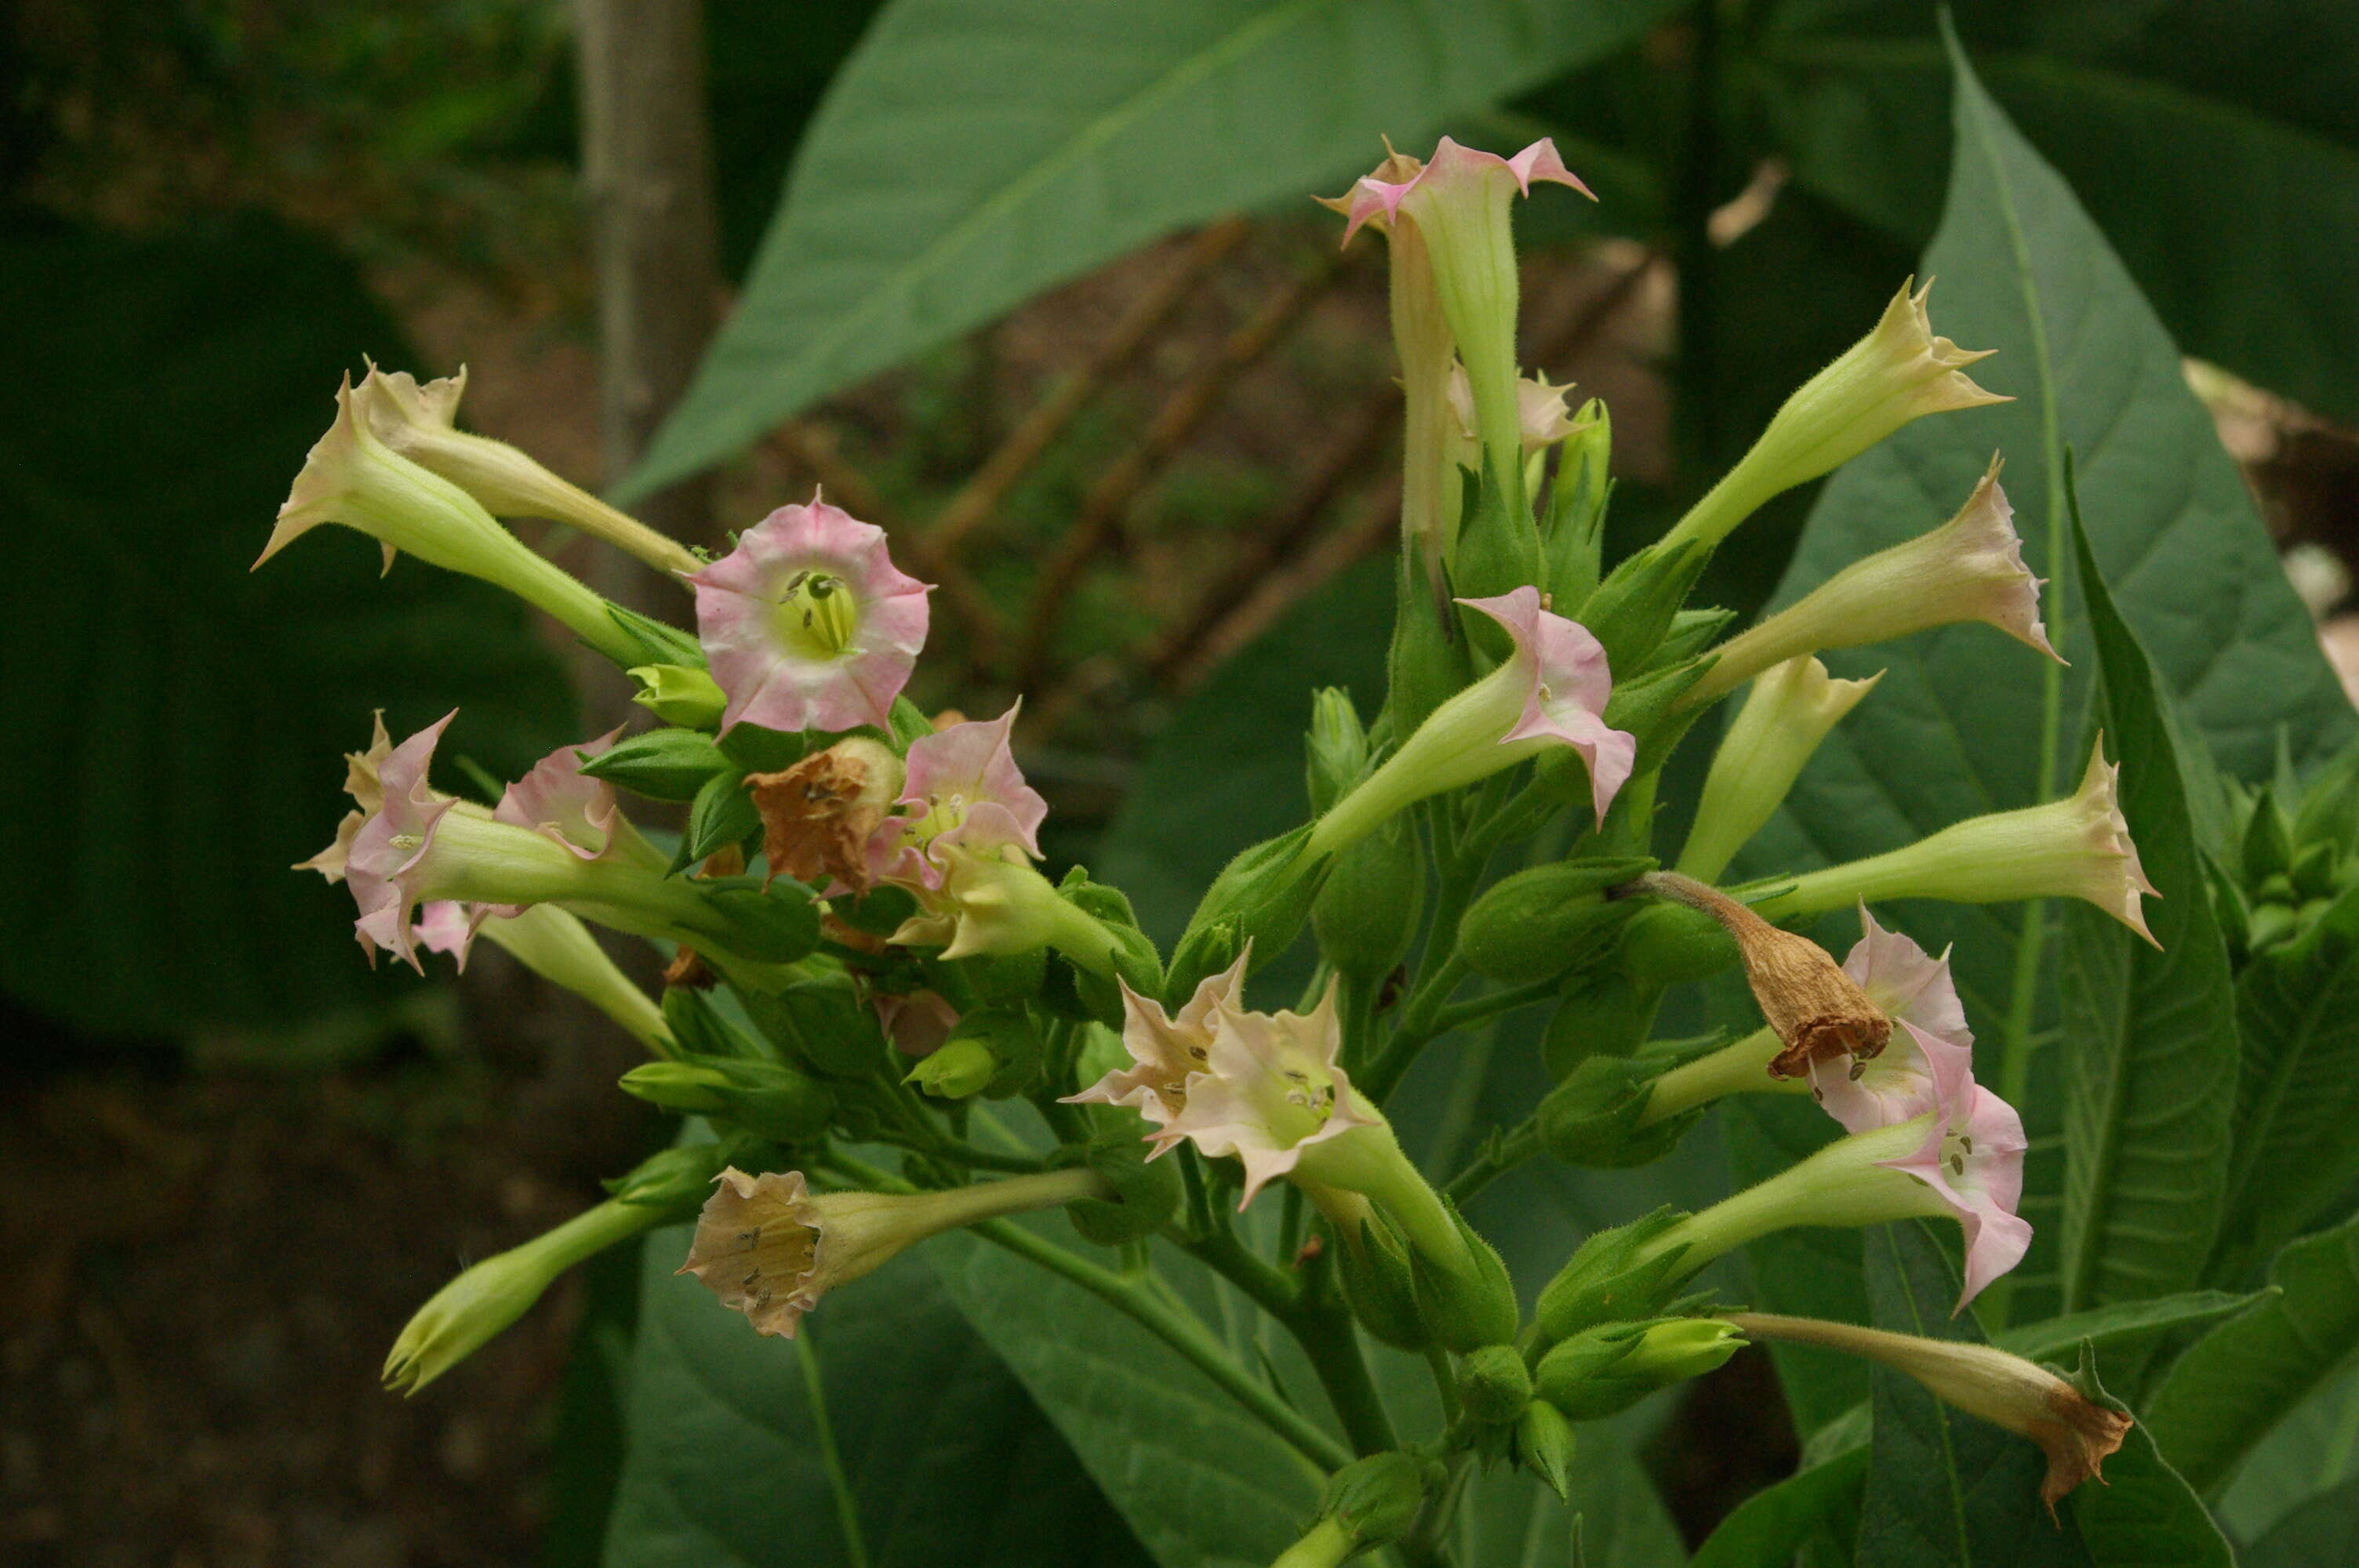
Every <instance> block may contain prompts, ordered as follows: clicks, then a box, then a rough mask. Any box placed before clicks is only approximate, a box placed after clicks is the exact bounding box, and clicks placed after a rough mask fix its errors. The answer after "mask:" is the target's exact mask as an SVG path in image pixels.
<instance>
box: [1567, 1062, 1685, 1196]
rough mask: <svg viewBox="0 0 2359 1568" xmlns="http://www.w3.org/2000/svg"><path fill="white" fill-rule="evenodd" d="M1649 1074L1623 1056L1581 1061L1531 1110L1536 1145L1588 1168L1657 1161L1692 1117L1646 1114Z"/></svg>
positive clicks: (1615, 1167) (1650, 1087)
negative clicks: (1536, 1132) (1537, 1135)
mask: <svg viewBox="0 0 2359 1568" xmlns="http://www.w3.org/2000/svg"><path fill="white" fill-rule="evenodd" d="M1651 1073H1652V1069H1650V1068H1649V1067H1647V1065H1643V1064H1641V1063H1639V1062H1636V1061H1634V1060H1632V1059H1631V1058H1629V1057H1627V1056H1592V1057H1590V1058H1589V1059H1588V1060H1586V1061H1584V1062H1582V1064H1581V1065H1579V1066H1577V1067H1575V1068H1574V1069H1573V1070H1572V1075H1571V1076H1570V1077H1568V1078H1566V1079H1565V1080H1564V1082H1562V1083H1560V1084H1559V1085H1558V1086H1557V1087H1555V1088H1553V1089H1551V1090H1549V1093H1548V1095H1547V1096H1546V1097H1545V1098H1542V1099H1541V1101H1540V1104H1539V1109H1538V1111H1537V1112H1535V1113H1534V1117H1535V1119H1536V1120H1537V1121H1538V1123H1539V1129H1540V1147H1541V1148H1543V1149H1545V1150H1547V1151H1548V1153H1549V1158H1550V1159H1552V1160H1555V1161H1557V1162H1560V1163H1561V1164H1566V1165H1576V1166H1581V1167H1584V1168H1587V1169H1591V1170H1607V1171H1611V1170H1626V1169H1629V1168H1631V1167H1633V1166H1636V1165H1646V1164H1651V1163H1653V1162H1655V1161H1657V1160H1659V1159H1661V1158H1662V1157H1663V1156H1664V1155H1665V1154H1667V1153H1669V1152H1670V1151H1671V1148H1672V1146H1673V1145H1675V1144H1676V1143H1678V1142H1679V1141H1680V1138H1681V1137H1682V1136H1684V1135H1685V1134H1686V1132H1687V1130H1688V1129H1689V1128H1690V1127H1691V1126H1692V1125H1693V1120H1692V1119H1669V1118H1660V1117H1650V1116H1648V1115H1647V1108H1648V1101H1649V1098H1650V1096H1651V1094H1652V1092H1653V1085H1652V1083H1651V1082H1650V1077H1651Z"/></svg>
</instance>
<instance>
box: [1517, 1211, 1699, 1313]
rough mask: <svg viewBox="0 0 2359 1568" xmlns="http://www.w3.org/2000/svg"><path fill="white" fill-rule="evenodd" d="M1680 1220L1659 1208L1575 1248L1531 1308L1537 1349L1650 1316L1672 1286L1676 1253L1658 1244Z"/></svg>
mask: <svg viewBox="0 0 2359 1568" xmlns="http://www.w3.org/2000/svg"><path fill="white" fill-rule="evenodd" d="M1684 1218H1685V1216H1683V1215H1681V1214H1680V1213H1679V1212H1678V1211H1677V1210H1674V1209H1669V1208H1663V1209H1657V1210H1656V1211H1655V1212H1654V1213H1652V1214H1650V1215H1648V1216H1647V1217H1645V1218H1643V1219H1636V1220H1633V1221H1631V1222H1630V1223H1629V1224H1627V1225H1621V1226H1616V1227H1614V1228H1613V1229H1611V1230H1601V1231H1599V1232H1598V1233H1597V1234H1595V1235H1594V1236H1592V1237H1591V1238H1589V1239H1588V1240H1586V1241H1584V1242H1582V1244H1581V1247H1580V1249H1579V1250H1577V1251H1575V1252H1574V1253H1573V1255H1572V1257H1571V1259H1570V1260H1567V1262H1566V1263H1565V1266H1564V1267H1563V1268H1562V1269H1561V1270H1560V1271H1558V1273H1557V1276H1556V1278H1554V1279H1553V1280H1550V1281H1549V1282H1548V1285H1547V1287H1546V1288H1545V1289H1543V1290H1542V1291H1541V1292H1540V1299H1539V1301H1538V1303H1537V1304H1536V1305H1535V1306H1534V1307H1533V1309H1532V1332H1533V1337H1534V1339H1535V1341H1536V1342H1537V1343H1538V1344H1539V1345H1540V1346H1550V1345H1554V1344H1556V1343H1557V1342H1558V1341H1559V1340H1561V1339H1566V1338H1569V1337H1571V1336H1573V1335H1575V1334H1579V1333H1580V1332H1581V1331H1582V1330H1583V1329H1586V1328H1593V1327H1595V1326H1597V1325H1600V1324H1607V1323H1617V1322H1627V1321H1630V1320H1632V1319H1636V1318H1645V1317H1651V1316H1653V1315H1654V1314H1656V1313H1658V1312H1659V1311H1660V1310H1662V1307H1663V1305H1664V1303H1666V1302H1668V1301H1669V1299H1670V1292H1671V1291H1672V1289H1673V1288H1674V1287H1675V1286H1676V1285H1677V1284H1678V1281H1679V1276H1678V1275H1677V1274H1675V1273H1674V1270H1675V1268H1676V1267H1677V1265H1678V1263H1679V1260H1680V1249H1679V1248H1678V1247H1677V1246H1676V1245H1675V1246H1670V1247H1664V1246H1659V1245H1658V1243H1659V1242H1660V1241H1661V1239H1662V1238H1663V1237H1665V1236H1666V1235H1668V1234H1669V1233H1670V1232H1671V1231H1672V1230H1673V1229H1674V1228H1675V1227H1677V1226H1678V1225H1679V1224H1680V1221H1681V1220H1682V1219H1684Z"/></svg>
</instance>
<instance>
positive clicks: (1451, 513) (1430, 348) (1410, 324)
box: [1320, 149, 1471, 574]
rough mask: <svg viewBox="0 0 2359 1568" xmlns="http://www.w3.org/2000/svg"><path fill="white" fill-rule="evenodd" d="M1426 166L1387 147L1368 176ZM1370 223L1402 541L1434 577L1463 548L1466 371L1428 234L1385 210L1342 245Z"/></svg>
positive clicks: (1401, 177) (1330, 202) (1398, 175)
mask: <svg viewBox="0 0 2359 1568" xmlns="http://www.w3.org/2000/svg"><path fill="white" fill-rule="evenodd" d="M1424 168H1425V165H1424V164H1423V163H1421V162H1419V160H1418V159H1416V158H1413V157H1408V155H1407V154H1405V153H1397V152H1391V151H1389V149H1388V150H1387V153H1386V158H1385V161H1384V162H1382V163H1380V164H1378V165H1377V166H1376V168H1375V173H1374V174H1372V175H1370V176H1369V177H1368V178H1369V179H1371V180H1374V181H1375V182H1376V183H1378V184H1380V185H1385V186H1387V187H1390V186H1399V185H1407V184H1408V183H1410V182H1411V181H1413V180H1415V179H1416V178H1417V177H1418V175H1419V172H1420V171H1422V170H1423V169H1424ZM1358 198H1359V192H1358V190H1357V189H1356V188H1355V189H1354V190H1353V193H1352V194H1351V195H1349V196H1344V197H1340V198H1331V197H1321V198H1320V202H1321V205H1322V206H1325V207H1330V208H1332V209H1333V210H1334V211H1338V212H1341V213H1343V214H1344V215H1345V216H1346V217H1350V216H1351V215H1352V212H1353V205H1354V202H1355V200H1358ZM1362 222H1373V223H1374V225H1375V228H1376V229H1378V230H1379V231H1381V232H1383V234H1384V236H1385V243H1386V257H1387V260H1388V263H1389V270H1390V286H1391V287H1390V293H1389V299H1390V305H1391V314H1392V329H1393V351H1394V352H1395V353H1396V354H1397V355H1398V356H1399V359H1400V370H1401V403H1402V438H1401V542H1402V545H1403V546H1404V548H1406V549H1408V550H1409V551H1410V552H1411V553H1412V554H1413V555H1414V556H1415V557H1416V558H1417V559H1419V561H1421V562H1422V563H1424V565H1425V566H1426V568H1428V572H1429V574H1431V573H1432V571H1433V568H1436V567H1437V566H1439V565H1440V564H1441V563H1443V562H1446V561H1447V560H1448V559H1449V558H1450V557H1451V556H1453V555H1454V554H1455V552H1456V549H1457V543H1458V524H1459V512H1460V509H1461V505H1462V499H1463V494H1464V492H1463V491H1462V489H1461V487H1460V485H1459V483H1458V476H1457V471H1456V470H1455V468H1454V466H1453V464H1452V462H1451V452H1452V446H1453V437H1452V432H1451V415H1450V402H1449V393H1450V384H1451V377H1452V374H1453V373H1457V374H1461V375H1462V372H1459V371H1457V364H1458V351H1457V346H1456V345H1455V344H1454V343H1453V342H1452V341H1451V336H1450V320H1449V318H1448V317H1446V316H1445V315H1444V314H1443V313H1442V308H1441V295H1440V290H1439V289H1438V288H1436V287H1435V285H1434V281H1433V257H1432V254H1431V253H1430V251H1429V250H1428V249H1427V247H1426V243H1425V236H1424V235H1423V234H1422V233H1420V232H1419V230H1418V227H1417V225H1416V224H1414V223H1401V224H1398V225H1396V224H1395V223H1394V222H1392V221H1391V219H1390V218H1388V217H1386V216H1385V215H1384V214H1383V213H1382V211H1381V210H1379V211H1377V212H1376V213H1375V214H1374V215H1373V218H1371V217H1369V216H1366V215H1364V216H1362V217H1361V218H1358V219H1356V220H1354V221H1353V223H1352V225H1351V229H1350V230H1347V231H1346V232H1345V234H1344V243H1346V244H1348V243H1351V235H1352V233H1353V232H1356V231H1357V229H1358V227H1359V225H1360V223H1362ZM1470 396H1471V394H1470ZM1470 407H1471V404H1470Z"/></svg>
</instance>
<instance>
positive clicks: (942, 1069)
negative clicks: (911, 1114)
mask: <svg viewBox="0 0 2359 1568" xmlns="http://www.w3.org/2000/svg"><path fill="white" fill-rule="evenodd" d="M998 1071H999V1058H998V1057H996V1056H995V1055H993V1054H991V1047H990V1046H988V1045H985V1044H984V1043H983V1042H982V1041H980V1040H977V1039H974V1038H973V1037H971V1036H970V1037H969V1038H967V1039H963V1040H951V1041H949V1042H947V1043H945V1044H943V1046H942V1048H941V1049H940V1050H939V1051H936V1052H934V1053H933V1054H931V1055H929V1056H928V1057H926V1058H925V1059H924V1060H922V1061H920V1062H919V1064H918V1065H916V1066H914V1067H912V1068H910V1069H909V1071H908V1076H907V1078H906V1079H905V1080H904V1081H905V1082H908V1083H911V1084H914V1085H916V1086H917V1087H919V1088H920V1089H923V1090H924V1091H925V1092H926V1093H928V1094H929V1095H931V1096H933V1097H934V1098H936V1099H970V1098H973V1097H974V1096H976V1095H979V1094H981V1093H982V1092H983V1090H984V1085H986V1084H988V1083H990V1082H991V1080H992V1076H993V1075H994V1074H995V1073H997V1072H998Z"/></svg>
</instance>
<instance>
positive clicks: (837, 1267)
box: [679, 1167, 1113, 1339]
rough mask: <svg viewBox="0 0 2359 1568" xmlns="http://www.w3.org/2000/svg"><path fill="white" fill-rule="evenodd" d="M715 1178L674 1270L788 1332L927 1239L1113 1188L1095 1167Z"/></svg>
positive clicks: (757, 1322) (771, 1328) (758, 1321)
mask: <svg viewBox="0 0 2359 1568" xmlns="http://www.w3.org/2000/svg"><path fill="white" fill-rule="evenodd" d="M716 1181H717V1183H718V1185H717V1186H716V1187H715V1189H714V1191H713V1194H712V1197H711V1198H710V1199H708V1200H707V1201H706V1203H705V1206H704V1212H703V1215H702V1217H701V1218H699V1219H698V1221H697V1225H696V1239H695V1241H694V1243H693V1244H692V1245H691V1246H690V1248H689V1252H688V1261H687V1262H686V1263H684V1264H682V1265H681V1266H680V1270H679V1271H680V1272H681V1273H683V1274H693V1275H695V1276H696V1278H697V1280H698V1281H699V1282H700V1283H701V1284H703V1285H704V1286H705V1287H706V1288H707V1289H708V1290H710V1291H712V1293H713V1294H714V1295H716V1296H718V1297H719V1298H720V1299H721V1303H722V1304H723V1306H727V1307H734V1308H735V1309H736V1310H738V1311H740V1312H743V1313H744V1314H745V1317H746V1321H748V1322H749V1323H751V1324H752V1325H754V1328H755V1330H756V1332H757V1333H760V1334H776V1335H784V1336H786V1337H788V1338H789V1339H791V1338H793V1337H794V1336H795V1332H796V1330H797V1328H798V1327H799V1325H801V1323H802V1318H803V1314H805V1313H807V1312H809V1311H810V1309H811V1308H812V1307H814V1306H816V1305H818V1304H819V1300H820V1297H821V1296H822V1295H824V1294H825V1293H826V1292H828V1291H830V1290H832V1289H834V1288H835V1287H836V1286H838V1285H844V1284H849V1283H850V1282H851V1281H854V1280H857V1279H859V1278H861V1277H862V1276H864V1275H865V1274H867V1273H869V1272H871V1271H874V1270H875V1269H877V1268H879V1267H881V1266H882V1265H883V1264H885V1263H886V1262H887V1261H889V1260H891V1259H893V1258H894V1257H895V1256H896V1255H897V1254H898V1253H900V1252H901V1251H902V1250H903V1249H906V1248H908V1247H911V1246H914V1245H916V1244H917V1243H918V1242H920V1241H923V1240H925V1239H927V1238H929V1237H933V1236H939V1235H940V1234H941V1233H942V1232H943V1231H945V1230H952V1229H956V1228H957V1227H961V1226H967V1225H973V1224H975V1223H976V1222H978V1221H980V1220H985V1219H997V1218H1000V1217H1005V1216H1006V1215H1011V1214H1021V1213H1024V1212H1025V1211H1026V1210H1027V1209H1037V1208H1051V1207H1054V1206H1058V1205H1060V1204H1066V1203H1071V1201H1073V1200H1074V1199H1075V1198H1084V1197H1097V1198H1103V1197H1106V1196H1108V1195H1111V1193H1112V1191H1113V1189H1112V1188H1111V1187H1109V1186H1107V1184H1106V1183H1105V1180H1104V1178H1103V1177H1101V1176H1100V1175H1098V1174H1097V1173H1095V1172H1094V1171H1049V1172H1046V1173H1041V1174H1039V1175H1029V1176H1009V1177H1006V1178H1005V1179H1002V1180H999V1181H990V1182H978V1183H975V1184H973V1185H971V1186H963V1187H951V1188H950V1189H948V1190H946V1191H942V1192H930V1193H910V1194H888V1193H826V1194H822V1195H819V1196H816V1197H814V1196H813V1195H811V1193H810V1188H809V1186H808V1185H807V1184H805V1183H804V1181H803V1177H802V1173H800V1172H799V1171H788V1172H786V1173H783V1174H780V1173H770V1174H767V1175H763V1176H749V1175H747V1174H746V1173H745V1172H743V1171H740V1170H736V1169H734V1167H733V1168H732V1169H729V1170H725V1171H723V1172H722V1173H721V1174H720V1175H719V1176H718V1177H717V1178H716Z"/></svg>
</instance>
